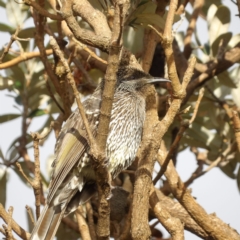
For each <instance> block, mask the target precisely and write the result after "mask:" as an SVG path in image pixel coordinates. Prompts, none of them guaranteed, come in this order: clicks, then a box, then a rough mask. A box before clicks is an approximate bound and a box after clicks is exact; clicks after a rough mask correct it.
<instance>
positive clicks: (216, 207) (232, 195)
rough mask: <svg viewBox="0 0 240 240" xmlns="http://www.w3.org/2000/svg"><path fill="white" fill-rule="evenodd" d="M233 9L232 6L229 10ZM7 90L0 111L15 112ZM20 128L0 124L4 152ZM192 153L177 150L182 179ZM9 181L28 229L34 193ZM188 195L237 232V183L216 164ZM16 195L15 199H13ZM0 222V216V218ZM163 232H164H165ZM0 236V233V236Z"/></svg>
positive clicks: (15, 123)
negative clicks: (28, 217)
mask: <svg viewBox="0 0 240 240" xmlns="http://www.w3.org/2000/svg"><path fill="white" fill-rule="evenodd" d="M224 4H226V5H227V6H228V7H230V8H231V13H233V15H232V19H234V21H233V24H232V25H231V26H230V31H233V32H234V33H239V32H236V31H237V30H238V31H239V24H240V20H239V18H237V17H235V16H234V15H235V14H237V8H236V7H235V6H234V5H233V3H232V2H231V1H230V0H226V1H224ZM233 9H234V10H233ZM0 14H1V20H0V22H3V23H4V22H5V23H6V21H7V20H6V17H5V13H4V12H3V11H2V8H0ZM199 24H200V27H201V29H203V30H202V31H203V34H200V38H201V39H202V40H203V41H204V38H205V34H204V32H205V31H206V30H204V28H205V29H206V26H205V25H204V24H203V21H199ZM186 26H187V23H186V20H185V22H184V23H183V24H182V26H181V28H180V30H181V29H185V28H186ZM9 38H10V35H9V34H3V33H1V38H0V46H3V45H4V44H6V43H8V41H9ZM8 93H9V92H7V91H0V103H1V108H0V115H2V114H5V113H18V111H17V109H16V108H14V107H13V104H14V102H13V100H12V98H10V97H7V96H6V95H7V94H8ZM44 119H45V117H39V118H37V119H35V120H34V121H33V123H32V124H31V126H30V128H29V131H33V132H34V131H36V130H37V129H38V128H39V127H40V126H41V124H42V123H43V122H44ZM20 131H21V121H20V119H16V120H12V121H10V122H9V123H5V124H1V125H0V132H1V136H2V137H1V138H0V147H1V149H2V150H3V152H4V153H5V152H6V150H7V148H8V146H9V145H10V143H11V142H12V141H13V139H14V137H16V136H19V135H20ZM54 143H55V139H54V136H53V134H51V137H50V138H49V139H48V140H47V142H46V143H45V145H44V147H41V148H40V160H41V162H42V165H41V170H42V172H46V159H47V158H48V156H49V155H51V154H53V149H54ZM29 154H30V156H31V157H32V158H33V151H32V150H31V151H29ZM195 168H196V164H195V157H194V156H193V155H192V154H191V153H190V152H189V151H188V150H186V151H184V152H182V153H180V154H179V160H178V164H177V170H178V172H179V174H180V176H181V178H182V180H183V181H184V180H186V179H188V177H189V176H190V175H191V173H192V172H193V171H194V170H195ZM8 172H9V175H8V177H9V182H8V185H7V204H6V208H8V207H9V206H13V207H14V213H13V218H14V219H15V220H16V222H17V223H19V224H20V225H21V226H22V227H23V228H25V229H28V227H27V221H26V210H25V206H26V205H30V206H32V207H34V196H33V191H32V189H31V188H30V187H27V186H26V185H25V184H23V183H22V181H21V180H20V178H19V177H18V176H17V175H16V174H15V173H14V172H13V171H12V170H10V169H9V171H8ZM190 187H191V189H192V195H193V196H194V197H195V198H196V200H197V202H198V203H199V204H200V205H201V206H202V207H203V208H204V209H205V210H206V211H207V212H208V213H209V214H210V213H216V214H217V216H218V217H219V218H221V219H222V220H223V221H224V222H226V223H228V224H230V226H231V227H233V228H235V229H236V230H237V231H238V232H240V224H239V222H240V207H239V205H240V194H239V192H238V189H237V184H236V181H235V180H232V179H230V178H228V177H227V176H226V175H225V174H223V173H222V172H221V171H220V170H219V169H218V168H215V169H213V170H211V171H210V172H209V173H207V174H206V175H204V176H203V177H201V178H199V179H197V180H196V181H195V182H194V183H193V184H192V185H191V186H190ZM16 199H17V201H16ZM0 224H2V220H0ZM1 236H2V235H1ZM165 236H167V234H166V235H165ZM0 238H1V237H0ZM185 239H186V240H197V239H199V238H198V237H196V236H194V235H192V234H190V233H188V232H186V235H185Z"/></svg>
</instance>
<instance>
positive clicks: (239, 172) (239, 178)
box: [237, 167, 240, 192]
mask: <svg viewBox="0 0 240 240" xmlns="http://www.w3.org/2000/svg"><path fill="white" fill-rule="evenodd" d="M237 185H238V191H239V192H240V167H239V168H238V174H237Z"/></svg>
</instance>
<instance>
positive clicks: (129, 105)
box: [30, 68, 167, 240]
mask: <svg viewBox="0 0 240 240" xmlns="http://www.w3.org/2000/svg"><path fill="white" fill-rule="evenodd" d="M160 81H167V80H166V79H162V78H158V79H154V78H153V77H151V76H150V75H148V74H146V73H144V72H142V71H139V70H136V69H132V68H120V69H119V71H118V74H117V86H116V91H115V94H114V101H113V107H112V112H111V121H110V126H109V134H108V138H107V147H106V155H107V158H108V165H107V168H108V170H109V172H110V173H111V175H112V177H113V178H115V177H116V176H117V175H118V174H119V173H120V172H121V171H122V170H123V169H126V168H127V167H128V166H130V165H131V163H132V161H133V160H134V158H135V156H136V152H137V150H138V147H139V145H140V142H141V137H142V129H143V123H144V120H145V99H144V97H143V96H142V94H141V92H140V91H139V90H140V89H141V88H142V87H143V86H144V85H146V84H148V83H152V82H160ZM102 89H103V83H101V84H100V85H99V86H98V87H97V89H96V90H95V92H94V93H93V94H92V96H91V97H90V98H89V99H87V100H85V101H84V103H83V104H84V107H85V111H86V114H87V117H88V120H89V124H90V127H91V129H92V132H93V135H94V136H95V135H96V131H97V126H98V118H99V112H100V104H101V93H102ZM88 151H89V146H88V143H87V140H86V131H85V129H84V125H83V121H82V119H81V116H80V113H79V111H78V109H76V110H75V111H74V112H73V113H72V115H71V116H70V117H69V119H68V120H67V121H66V123H65V125H64V127H63V128H62V131H61V133H60V135H59V137H58V140H57V143H56V147H55V160H54V162H53V165H52V167H53V174H52V177H51V182H50V186H49V194H48V197H47V203H46V206H45V208H44V210H43V211H42V213H41V216H40V218H39V220H38V222H37V224H36V225H35V227H34V229H33V232H32V234H31V237H30V239H31V240H43V239H45V240H50V239H53V237H54V236H55V233H56V231H57V228H58V226H59V224H60V221H61V219H62V218H63V217H64V216H66V215H67V214H69V213H70V212H72V211H74V210H75V209H76V208H77V207H78V206H79V204H82V203H84V202H86V201H87V200H88V199H89V198H90V197H91V196H92V195H93V194H94V193H95V192H96V186H95V173H94V169H93V167H92V163H91V159H90V157H89V155H88Z"/></svg>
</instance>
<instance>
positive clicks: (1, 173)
mask: <svg viewBox="0 0 240 240" xmlns="http://www.w3.org/2000/svg"><path fill="white" fill-rule="evenodd" d="M0 189H1V191H0V203H1V204H2V205H3V206H4V207H5V204H6V195H7V170H6V169H3V168H0Z"/></svg>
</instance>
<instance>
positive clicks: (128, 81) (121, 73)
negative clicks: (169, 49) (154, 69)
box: [117, 67, 171, 91]
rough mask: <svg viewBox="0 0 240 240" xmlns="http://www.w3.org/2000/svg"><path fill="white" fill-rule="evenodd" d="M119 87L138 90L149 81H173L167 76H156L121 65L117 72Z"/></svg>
mask: <svg viewBox="0 0 240 240" xmlns="http://www.w3.org/2000/svg"><path fill="white" fill-rule="evenodd" d="M117 79H118V83H117V89H126V90H130V91H131V90H133V91H134V90H137V89H140V88H142V87H143V86H145V85H146V84H149V83H159V82H171V81H170V80H168V79H165V78H155V77H152V76H151V75H150V74H148V73H145V72H143V71H141V70H138V69H135V68H130V67H120V68H119V70H118V72H117Z"/></svg>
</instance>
